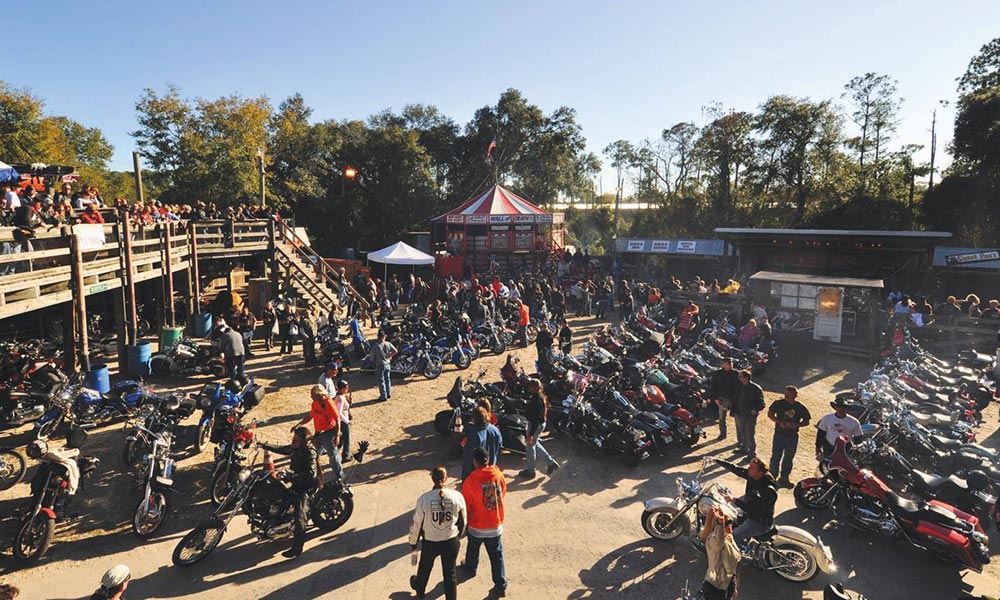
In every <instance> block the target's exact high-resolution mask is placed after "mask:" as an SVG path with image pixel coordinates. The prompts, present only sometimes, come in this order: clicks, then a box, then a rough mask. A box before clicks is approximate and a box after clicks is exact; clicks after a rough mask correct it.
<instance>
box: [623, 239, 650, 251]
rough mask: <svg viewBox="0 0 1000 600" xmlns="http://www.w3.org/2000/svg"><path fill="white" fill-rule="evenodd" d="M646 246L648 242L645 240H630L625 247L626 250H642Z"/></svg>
mask: <svg viewBox="0 0 1000 600" xmlns="http://www.w3.org/2000/svg"><path fill="white" fill-rule="evenodd" d="M645 247H646V242H644V241H643V240H629V241H628V246H627V247H626V248H625V252H642V250H643V248H645Z"/></svg>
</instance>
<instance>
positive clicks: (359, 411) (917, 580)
mask: <svg viewBox="0 0 1000 600" xmlns="http://www.w3.org/2000/svg"><path fill="white" fill-rule="evenodd" d="M573 324H574V327H575V328H576V329H577V332H578V335H577V339H578V340H580V341H581V342H583V341H584V340H585V338H586V334H587V333H588V332H589V331H592V330H593V328H594V327H595V326H596V325H598V323H596V321H594V320H585V321H580V320H577V321H575V322H574V323H573ZM519 352H522V353H523V355H524V356H523V358H524V362H525V364H531V363H532V362H533V360H534V350H533V349H532V350H523V351H519ZM502 363H503V357H491V356H485V355H484V357H483V358H482V359H480V360H479V361H477V362H476V363H474V365H473V369H472V370H470V371H468V372H467V373H472V372H474V371H475V370H478V368H480V367H486V368H488V369H489V372H490V374H491V377H492V378H498V377H499V373H498V372H499V368H500V366H501V365H502ZM869 368H870V365H867V364H866V363H864V362H862V361H853V360H846V359H835V358H828V357H827V356H825V355H817V354H815V353H811V352H810V351H809V349H808V348H804V347H803V348H793V347H791V346H788V345H786V346H785V347H783V348H782V356H781V357H780V359H779V360H778V363H777V364H776V365H774V366H773V367H772V368H771V370H770V371H769V372H768V373H767V374H766V375H765V376H764V377H763V378H762V379H761V381H760V383H761V384H762V385H763V386H764V388H765V390H766V391H767V392H768V393H767V399H768V402H771V401H772V400H774V399H776V398H777V397H778V394H779V393H780V391H781V390H782V389H783V388H784V386H785V385H787V384H794V385H798V386H799V387H800V389H801V394H800V397H801V398H802V399H803V401H804V402H805V403H806V405H807V406H808V407H809V409H810V411H811V412H812V415H813V418H814V420H816V419H818V418H819V417H820V416H822V415H823V414H825V413H826V412H827V411H828V410H829V409H828V406H827V403H828V401H829V399H830V398H831V397H832V394H831V391H832V390H841V389H846V388H848V387H850V386H852V385H853V384H855V383H856V382H857V381H858V380H859V379H862V378H864V377H865V376H866V375H867V372H868V370H869ZM248 369H249V371H250V373H251V374H252V375H254V376H255V377H257V378H258V379H259V380H261V381H263V382H265V383H266V384H267V387H268V394H267V396H266V397H265V399H264V401H263V403H262V404H261V405H260V406H259V407H258V408H256V409H255V410H254V416H256V418H257V419H259V421H260V426H261V429H260V436H261V437H262V438H263V439H267V440H269V441H273V442H284V441H286V440H287V439H288V438H289V434H288V429H289V427H290V426H291V425H292V424H293V423H295V422H296V421H297V420H298V419H299V418H300V417H301V416H302V415H303V414H304V413H305V412H306V411H307V410H308V404H309V400H308V388H309V386H311V385H312V384H313V383H314V381H315V379H316V378H317V377H318V375H319V371H318V370H317V369H306V368H305V367H303V366H302V362H301V359H300V358H299V356H295V357H291V356H284V357H282V356H278V354H277V352H275V351H271V352H269V353H263V352H261V353H260V354H258V356H257V357H256V358H254V359H251V360H250V362H249V365H248ZM456 374H457V372H456V370H455V368H454V367H448V368H446V370H445V372H444V374H443V375H442V376H441V377H440V378H439V379H437V380H435V381H426V380H424V379H423V378H422V377H416V378H410V379H407V380H404V381H400V380H394V383H395V386H394V393H393V399H392V401H391V402H387V403H378V402H375V398H376V397H377V392H376V391H375V390H374V388H373V386H372V378H371V376H370V375H369V374H364V373H357V372H352V373H350V374H349V375H348V376H347V379H348V380H349V381H350V382H351V384H352V387H353V389H354V390H355V391H354V399H355V406H354V408H353V410H352V413H353V418H354V419H355V425H354V427H353V432H352V436H353V437H354V439H355V440H356V441H357V440H361V439H367V440H370V441H371V447H372V451H371V453H370V456H369V458H367V459H366V460H365V461H364V463H363V464H361V465H360V466H358V467H357V468H356V471H355V472H354V474H353V483H354V490H355V501H356V510H355V512H354V515H353V517H352V518H351V520H350V521H349V522H348V523H347V525H345V526H344V527H343V528H342V529H341V530H339V531H336V532H333V533H330V534H318V532H316V531H312V532H311V535H310V537H309V540H308V542H307V544H306V551H305V553H304V554H303V555H302V556H301V557H299V558H298V559H295V560H286V559H284V558H282V557H281V556H280V551H281V550H284V548H285V547H286V545H287V542H259V541H257V540H256V539H255V538H253V537H251V536H250V534H249V528H248V527H247V525H246V520H245V518H242V517H237V518H236V519H234V521H233V524H232V525H231V527H230V529H229V531H228V532H227V534H226V537H225V538H224V540H223V542H222V544H221V545H220V546H219V548H218V549H216V551H215V552H214V553H213V554H211V555H210V556H209V557H208V558H207V559H206V560H204V561H203V562H201V563H199V564H197V565H195V566H193V567H190V568H186V569H179V568H176V567H174V566H172V564H171V562H170V555H171V552H172V550H173V547H174V545H175V544H176V543H177V541H178V539H179V538H180V537H181V536H182V535H183V534H184V533H185V532H186V531H188V530H189V529H190V528H192V527H193V526H194V525H195V524H196V523H197V522H198V521H199V520H201V519H204V518H206V517H207V516H208V515H209V514H210V513H211V511H212V508H211V505H210V503H209V501H208V494H207V491H206V484H207V481H208V471H207V469H208V466H209V463H208V462H207V461H209V460H210V458H211V453H210V452H208V451H206V452H205V453H204V454H202V455H200V456H192V452H193V450H192V449H191V447H190V443H191V441H192V439H193V428H194V423H195V422H196V417H192V418H191V419H190V420H189V421H187V423H186V425H187V427H186V428H185V430H182V433H181V437H180V439H179V440H178V446H179V447H178V450H179V452H180V453H181V459H180V463H179V466H178V470H177V473H176V475H175V481H176V487H177V489H178V490H179V491H180V494H178V495H177V496H176V497H175V498H174V500H175V510H174V511H173V512H172V513H171V514H170V516H169V517H168V521H167V522H166V523H165V524H164V526H163V531H162V532H161V534H160V535H159V536H157V537H156V538H155V539H153V540H151V541H149V542H142V541H140V540H139V539H138V538H136V537H135V536H134V535H133V534H132V533H131V531H130V525H129V522H130V519H131V515H132V510H133V508H134V506H135V503H136V502H137V501H138V494H139V492H138V490H137V489H136V486H135V484H134V480H133V478H132V477H131V476H130V475H128V474H126V473H123V472H122V468H121V464H122V463H121V458H120V449H121V443H122V432H121V426H120V425H112V426H108V427H105V428H103V429H101V430H98V431H96V432H94V433H93V434H92V435H91V437H90V439H89V440H88V446H87V448H86V452H88V453H91V454H95V455H97V456H99V457H100V458H101V459H102V460H103V462H102V465H101V468H100V470H99V472H98V473H97V475H96V476H95V477H94V478H93V479H92V480H91V481H88V482H87V484H86V485H85V486H84V488H83V489H82V490H81V492H80V495H79V499H78V500H77V502H78V506H79V507H80V508H81V509H82V511H83V512H84V513H85V515H84V517H83V518H82V519H81V520H79V521H76V522H73V523H71V524H66V525H60V526H59V527H58V528H57V533H56V537H55V542H54V544H53V546H52V548H51V550H50V551H49V553H48V555H47V556H46V557H44V558H43V559H42V561H41V562H40V563H39V564H38V565H36V566H34V567H32V568H27V569H18V565H17V564H16V563H15V562H14V561H13V559H12V558H11V555H10V545H11V542H12V541H13V538H14V536H15V533H16V524H17V519H16V516H15V513H16V512H17V511H18V510H20V507H21V506H22V505H23V502H24V497H25V496H26V495H27V493H28V492H27V485H26V484H21V485H18V486H16V487H15V488H13V489H11V490H8V491H6V492H3V493H0V540H3V542H2V552H3V553H2V554H0V581H2V582H4V583H11V584H14V585H16V586H18V587H19V588H21V590H22V596H21V597H22V598H26V599H28V600H35V599H71V598H84V597H88V596H89V594H90V593H91V592H92V591H93V590H94V589H95V588H96V587H97V586H98V582H99V580H100V576H101V574H102V573H103V572H104V570H105V569H107V568H108V567H110V566H111V565H113V564H116V563H125V564H127V565H129V567H130V568H131V569H132V573H133V581H132V583H131V584H130V587H129V590H128V593H127V594H126V597H127V598H143V599H147V598H213V599H215V598H219V599H223V598H233V599H240V600H246V599H249V598H269V599H279V598H289V599H291V598H297V599H302V598H352V599H353V598H357V599H382V598H390V599H402V598H408V597H410V593H409V588H408V585H407V581H408V578H409V575H410V574H412V573H413V572H414V569H413V567H411V566H410V560H409V553H408V547H407V545H406V533H407V528H408V526H409V519H410V515H411V512H412V510H413V506H414V503H415V501H416V498H417V496H418V495H419V494H421V493H422V492H424V491H426V490H427V489H430V487H431V482H430V478H429V476H428V473H427V472H428V469H429V468H430V467H432V466H434V465H436V464H445V465H446V466H447V467H448V469H449V472H450V473H451V474H452V475H454V476H457V475H458V474H459V472H460V468H461V465H460V463H459V461H458V460H456V459H451V458H449V457H448V456H447V452H446V450H447V446H448V441H447V439H446V438H444V437H441V436H439V435H437V434H436V433H435V431H434V429H433V426H432V420H433V417H434V414H435V413H436V412H437V411H439V410H442V409H444V408H446V406H447V405H446V402H445V400H444V395H445V393H446V392H447V390H448V389H449V388H450V387H451V385H452V383H453V382H454V378H455V376H456ZM201 383H202V382H198V381H195V380H187V381H183V382H163V383H162V384H159V386H158V387H162V388H164V389H179V388H184V389H194V388H197V387H198V386H200V385H201ZM996 421H997V410H996V408H995V407H992V408H990V409H989V410H988V411H987V424H986V425H985V426H984V427H983V429H982V431H981V432H980V439H981V440H984V441H985V443H986V445H988V446H990V447H994V448H995V447H997V446H998V445H1000V436H998V433H997V431H996ZM716 432H717V430H716V428H715V426H714V425H712V426H710V427H709V428H708V434H709V435H708V438H707V439H706V440H705V441H704V443H702V444H699V445H698V446H696V447H695V448H694V450H693V451H691V452H689V453H688V454H687V455H683V454H681V453H678V454H677V455H676V456H670V457H654V458H653V459H651V460H649V461H646V462H645V463H643V464H642V465H640V466H639V467H636V468H629V467H627V466H625V465H623V464H622V463H621V462H620V461H619V460H617V459H615V458H614V457H611V456H598V455H595V454H593V453H592V452H590V451H589V450H586V449H584V448H582V447H580V446H577V445H575V444H573V443H572V442H570V441H568V440H564V439H560V438H558V437H549V438H548V439H546V440H545V446H546V447H547V448H548V449H549V451H550V452H551V453H552V454H553V455H554V456H555V457H556V458H557V459H558V460H560V461H562V463H563V468H562V469H560V470H559V471H557V472H556V473H555V474H554V475H553V476H552V477H551V478H549V477H545V476H540V477H538V478H537V479H535V480H532V481H523V480H520V479H517V478H516V477H515V475H516V473H517V471H518V470H519V469H520V468H522V464H523V457H522V456H520V455H515V454H505V455H503V456H502V457H501V461H500V466H501V467H502V468H503V469H504V470H505V473H506V475H507V478H508V482H509V488H508V495H507V498H506V501H505V505H506V513H507V516H506V524H505V526H504V536H503V542H504V548H505V554H506V562H507V575H508V578H509V581H510V583H509V589H508V596H509V597H512V598H566V599H569V600H582V599H590V598H653V597H656V598H668V599H673V598H678V597H679V596H680V593H681V591H682V589H683V587H684V585H685V582H690V583H691V585H692V586H697V585H699V584H700V581H701V578H702V576H703V575H704V571H705V560H704V557H703V556H702V555H700V554H699V553H698V552H697V551H696V550H694V549H693V548H692V547H691V546H690V544H688V543H687V542H686V541H684V540H683V539H682V540H678V541H675V542H673V543H667V542H659V541H655V540H652V539H650V538H648V537H647V536H646V534H645V533H644V532H643V530H642V527H641V525H640V521H639V517H640V515H641V513H642V509H643V506H642V504H643V502H644V501H645V500H647V499H649V498H652V497H655V496H661V495H671V494H673V493H674V489H675V486H674V479H675V478H676V477H689V476H691V475H692V474H693V473H694V472H696V471H697V470H698V468H699V464H700V461H701V459H702V458H703V457H705V456H721V457H727V458H728V457H730V456H731V450H732V448H733V447H734V440H733V437H734V432H733V431H732V428H731V431H730V437H729V439H728V440H716V439H715V435H716ZM771 434H772V427H771V426H770V423H769V422H767V421H766V420H762V421H761V422H760V425H759V427H758V435H757V438H758V446H759V451H760V453H761V454H762V455H763V456H764V457H765V458H766V457H768V456H769V453H770V443H769V441H770V438H771ZM806 435H807V438H806V439H804V440H803V443H802V448H803V449H802V450H800V452H799V456H798V457H797V459H796V468H795V472H794V473H793V479H797V478H801V477H807V476H810V475H811V474H812V473H813V471H814V467H815V465H814V461H813V458H812V456H811V452H809V451H808V450H809V448H810V447H811V439H812V434H811V432H810V433H807V434H806ZM29 439H30V438H29V437H28V430H27V429H26V428H24V429H22V430H19V431H16V432H6V433H5V434H4V435H3V438H2V443H3V444H4V445H19V446H22V447H23V445H24V444H25V443H26V442H27V441H28V440H29ZM352 469H353V467H352ZM349 472H350V470H349ZM28 474H29V476H30V475H31V471H30V470H29V473H28ZM709 477H713V478H718V479H720V480H722V481H723V482H724V483H728V485H729V486H730V487H731V488H732V489H734V491H741V490H742V486H740V485H738V482H737V481H736V480H735V478H732V477H730V476H728V475H721V474H719V472H718V471H715V472H713V473H711V474H710V475H709ZM778 512H779V516H778V522H779V523H786V524H795V525H799V526H802V527H804V528H805V529H807V530H809V531H812V532H814V533H817V534H819V535H821V536H822V538H823V540H824V541H825V542H826V543H827V544H828V545H830V546H831V548H832V550H833V554H834V558H835V560H836V561H837V563H838V566H839V568H838V571H837V573H836V574H835V575H833V576H826V575H823V574H820V575H819V576H817V577H816V578H815V579H814V580H813V581H810V582H808V583H806V584H804V585H800V584H790V583H787V582H784V581H783V580H781V579H779V578H778V577H776V576H774V575H771V574H767V573H763V572H759V571H757V570H755V569H752V568H749V567H747V568H744V569H743V570H742V585H741V590H742V593H741V598H744V599H749V600H753V599H763V598H768V599H770V598H788V599H792V598H795V599H798V598H810V599H816V598H821V596H822V592H821V590H822V587H823V586H824V585H825V584H826V583H828V582H830V581H834V580H835V581H842V582H844V583H845V585H846V586H847V587H848V588H849V589H851V590H853V591H855V592H863V593H864V594H865V595H866V596H867V597H868V598H869V599H870V600H903V599H906V600H913V599H915V598H917V599H928V600H937V599H942V600H947V599H951V598H954V597H956V596H957V595H958V593H960V592H969V593H975V594H987V593H989V594H993V595H996V594H997V593H998V590H1000V566H998V564H1000V561H994V563H993V564H991V565H989V566H988V568H987V569H986V570H985V571H984V572H983V573H981V574H976V573H971V572H962V571H959V570H958V569H957V568H956V567H954V566H950V565H945V564H942V563H940V562H938V561H936V560H935V559H933V558H931V557H930V556H929V555H927V554H924V553H922V552H920V551H918V550H916V549H913V548H910V547H908V546H906V545H904V544H903V543H889V542H885V541H882V540H877V539H874V538H871V537H868V536H866V535H863V534H860V533H852V532H851V531H850V530H849V529H848V528H847V527H846V526H839V525H837V524H836V523H831V522H827V514H825V513H821V514H819V515H816V514H812V513H805V512H802V511H799V510H797V509H795V507H794V503H793V501H792V496H791V492H790V491H782V492H781V493H780V496H779V504H778ZM992 537H993V540H992V543H991V546H992V548H993V550H994V552H997V551H998V550H1000V541H998V540H1000V534H997V535H993V536H992ZM463 552H464V547H463ZM481 561H482V562H481V564H480V568H479V575H478V577H477V578H476V579H473V580H469V581H465V582H463V583H461V584H460V586H459V594H460V596H462V597H465V598H469V597H475V598H486V597H488V592H489V588H490V587H491V582H490V578H489V568H488V559H487V558H486V556H485V553H484V556H482V558H481ZM435 586H436V587H435ZM427 597H428V598H437V597H443V591H442V588H441V586H440V575H439V573H438V572H437V571H436V572H435V573H434V574H433V575H432V578H431V584H430V588H429V590H428V594H427Z"/></svg>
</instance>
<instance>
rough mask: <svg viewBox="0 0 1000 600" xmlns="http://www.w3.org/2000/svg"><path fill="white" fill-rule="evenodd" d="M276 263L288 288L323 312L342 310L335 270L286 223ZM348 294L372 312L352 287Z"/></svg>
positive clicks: (280, 230) (276, 246)
mask: <svg viewBox="0 0 1000 600" xmlns="http://www.w3.org/2000/svg"><path fill="white" fill-rule="evenodd" d="M274 260H275V262H276V263H277V265H278V267H279V278H280V279H281V281H282V283H283V284H284V286H285V287H286V288H288V287H291V288H293V289H295V290H296V291H297V292H298V293H299V294H300V295H301V296H302V297H304V298H308V299H310V300H312V302H313V303H314V304H315V305H316V306H317V307H318V308H319V309H320V310H321V311H325V312H330V311H336V312H340V311H341V309H342V308H343V307H341V306H340V301H339V297H340V283H339V282H338V279H337V277H336V276H335V274H334V272H333V269H331V268H330V267H329V266H328V265H327V264H326V263H325V262H324V261H323V259H322V257H320V256H319V255H318V254H316V252H315V251H313V250H312V248H310V247H309V246H307V245H305V244H304V243H303V242H302V241H301V240H299V239H298V237H297V236H296V235H295V231H294V230H293V229H292V228H291V227H288V226H287V225H285V224H284V223H279V224H278V226H277V228H276V234H275V240H274ZM347 293H348V294H349V295H350V296H351V297H353V298H356V299H357V300H358V302H359V303H360V304H361V306H362V308H364V309H365V310H370V309H371V305H370V303H369V302H368V300H367V299H365V298H364V297H363V296H361V295H360V294H358V292H357V291H356V290H355V289H354V287H353V286H351V285H350V284H347Z"/></svg>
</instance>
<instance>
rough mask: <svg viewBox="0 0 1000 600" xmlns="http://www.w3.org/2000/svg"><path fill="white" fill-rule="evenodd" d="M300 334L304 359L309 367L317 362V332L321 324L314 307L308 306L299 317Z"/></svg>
mask: <svg viewBox="0 0 1000 600" xmlns="http://www.w3.org/2000/svg"><path fill="white" fill-rule="evenodd" d="M298 323H299V334H300V335H301V336H302V360H303V361H304V362H305V363H306V366H307V367H311V366H313V365H315V364H316V332H317V330H318V329H319V326H318V325H317V323H316V316H315V315H314V314H313V309H312V308H311V307H310V308H306V309H305V311H304V312H303V313H302V315H301V316H300V317H299V319H298Z"/></svg>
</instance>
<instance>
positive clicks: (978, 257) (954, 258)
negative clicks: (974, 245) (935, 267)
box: [944, 250, 1000, 267]
mask: <svg viewBox="0 0 1000 600" xmlns="http://www.w3.org/2000/svg"><path fill="white" fill-rule="evenodd" d="M991 260H1000V251H997V250H987V251H985V252H969V253H967V254H949V255H947V256H945V257H944V262H945V264H947V265H948V266H949V267H953V266H956V265H967V264H969V263H978V262H989V261H991Z"/></svg>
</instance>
